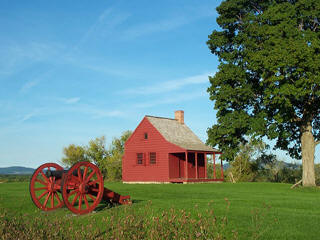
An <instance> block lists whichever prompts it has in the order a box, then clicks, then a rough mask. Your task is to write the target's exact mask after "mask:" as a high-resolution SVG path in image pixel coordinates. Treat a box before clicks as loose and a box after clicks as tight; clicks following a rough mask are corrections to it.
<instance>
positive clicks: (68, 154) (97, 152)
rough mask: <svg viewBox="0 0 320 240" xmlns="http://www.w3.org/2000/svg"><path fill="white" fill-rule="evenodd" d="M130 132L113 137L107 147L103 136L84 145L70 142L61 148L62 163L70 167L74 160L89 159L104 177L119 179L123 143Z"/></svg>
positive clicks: (120, 175)
mask: <svg viewBox="0 0 320 240" xmlns="http://www.w3.org/2000/svg"><path fill="white" fill-rule="evenodd" d="M131 134H132V132H131V131H125V132H124V133H122V135H121V137H120V138H114V139H113V140H112V143H111V145H110V147H109V149H107V148H106V139H105V137H104V136H102V137H97V138H95V139H94V140H90V141H89V144H88V146H84V147H82V146H76V145H74V144H71V145H69V146H68V147H65V148H64V150H63V152H64V154H65V157H63V158H62V163H63V164H64V165H66V166H68V167H70V166H72V165H73V164H74V163H76V162H80V161H90V162H92V163H94V164H96V165H97V166H98V167H99V169H100V171H101V173H102V175H103V176H104V179H107V180H112V181H116V180H121V178H122V156H123V153H124V144H125V142H126V141H127V139H128V138H129V137H130V136H131Z"/></svg>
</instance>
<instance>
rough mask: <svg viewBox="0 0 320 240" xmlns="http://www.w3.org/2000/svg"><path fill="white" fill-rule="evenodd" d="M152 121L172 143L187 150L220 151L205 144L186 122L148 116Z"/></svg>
mask: <svg viewBox="0 0 320 240" xmlns="http://www.w3.org/2000/svg"><path fill="white" fill-rule="evenodd" d="M146 118H147V119H148V120H149V121H150V123H151V124H152V125H153V126H154V127H155V128H156V129H157V130H158V131H159V132H160V133H161V135H162V136H163V137H164V138H165V139H166V140H167V141H168V142H170V143H173V144H175V145H177V146H179V147H181V148H184V149H186V150H193V151H207V152H219V150H217V149H214V148H211V147H209V146H207V145H205V144H204V143H203V142H202V141H201V140H200V139H199V138H198V137H197V136H196V135H195V134H194V133H193V132H192V131H191V130H190V128H188V127H187V125H185V124H181V123H179V122H178V121H177V120H176V119H172V118H162V117H154V116H146Z"/></svg>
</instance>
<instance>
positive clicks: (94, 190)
mask: <svg viewBox="0 0 320 240" xmlns="http://www.w3.org/2000/svg"><path fill="white" fill-rule="evenodd" d="M91 191H93V192H99V189H97V188H91Z"/></svg>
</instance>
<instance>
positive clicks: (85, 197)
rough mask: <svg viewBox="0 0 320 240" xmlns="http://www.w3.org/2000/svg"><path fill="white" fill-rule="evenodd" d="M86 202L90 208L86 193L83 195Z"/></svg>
mask: <svg viewBox="0 0 320 240" xmlns="http://www.w3.org/2000/svg"><path fill="white" fill-rule="evenodd" d="M83 199H84V203H85V204H86V206H87V208H89V203H88V199H87V196H86V195H83Z"/></svg>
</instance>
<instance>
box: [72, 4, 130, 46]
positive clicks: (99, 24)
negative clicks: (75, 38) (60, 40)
mask: <svg viewBox="0 0 320 240" xmlns="http://www.w3.org/2000/svg"><path fill="white" fill-rule="evenodd" d="M129 17H130V14H127V13H117V12H115V11H114V10H113V9H112V8H107V9H105V10H104V11H103V12H102V13H101V14H100V15H99V16H98V17H97V20H96V21H95V22H94V23H93V24H92V25H91V26H90V27H89V29H88V30H87V31H86V32H85V34H84V35H83V36H82V38H81V39H80V40H79V42H78V43H77V44H76V45H75V47H74V49H75V50H76V49H78V48H79V47H80V46H81V45H83V44H85V43H86V42H87V41H89V39H91V38H93V37H95V38H96V37H97V36H101V35H107V34H110V33H111V32H112V31H113V30H114V29H115V28H116V27H117V26H118V25H120V24H122V23H123V22H125V21H126V20H127V19H128V18H129Z"/></svg>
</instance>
